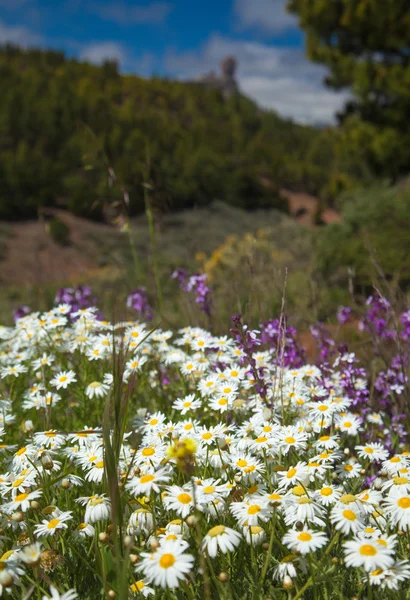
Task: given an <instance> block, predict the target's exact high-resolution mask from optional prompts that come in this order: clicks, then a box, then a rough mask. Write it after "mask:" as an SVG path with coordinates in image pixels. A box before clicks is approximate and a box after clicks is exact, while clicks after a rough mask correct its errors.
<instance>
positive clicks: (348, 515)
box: [343, 509, 357, 521]
mask: <svg viewBox="0 0 410 600" xmlns="http://www.w3.org/2000/svg"><path fill="white" fill-rule="evenodd" d="M343 516H344V518H345V519H347V520H348V521H355V520H356V518H357V517H356V515H355V513H354V512H353V511H352V510H349V509H347V510H344V511H343Z"/></svg>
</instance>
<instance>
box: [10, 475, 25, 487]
mask: <svg viewBox="0 0 410 600" xmlns="http://www.w3.org/2000/svg"><path fill="white" fill-rule="evenodd" d="M23 481H24V477H20V478H19V479H16V481H14V482H13V485H12V487H13V488H17V487H19V486H20V485H21V484H22V483H23Z"/></svg>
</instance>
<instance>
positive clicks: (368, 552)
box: [360, 544, 377, 556]
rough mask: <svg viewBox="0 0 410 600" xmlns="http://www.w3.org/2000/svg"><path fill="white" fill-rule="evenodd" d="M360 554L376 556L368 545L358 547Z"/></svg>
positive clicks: (375, 552)
mask: <svg viewBox="0 0 410 600" xmlns="http://www.w3.org/2000/svg"><path fill="white" fill-rule="evenodd" d="M360 554H361V555H362V556H375V555H376V554H377V550H376V548H375V547H374V546H371V545H370V544H363V546H360Z"/></svg>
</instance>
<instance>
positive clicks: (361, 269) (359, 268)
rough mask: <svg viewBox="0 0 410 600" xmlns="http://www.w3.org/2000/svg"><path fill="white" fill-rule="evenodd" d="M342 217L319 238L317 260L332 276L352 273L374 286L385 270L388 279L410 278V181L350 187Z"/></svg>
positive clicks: (340, 278) (338, 277) (404, 281)
mask: <svg viewBox="0 0 410 600" xmlns="http://www.w3.org/2000/svg"><path fill="white" fill-rule="evenodd" d="M341 204H342V214H343V221H342V222H341V223H336V224H333V225H328V226H327V227H325V228H323V229H322V230H321V231H320V232H319V233H318V237H317V244H316V264H317V265H318V268H319V270H320V271H321V272H322V273H323V274H324V276H325V277H327V278H329V279H330V281H333V282H336V281H338V282H340V281H343V280H346V279H347V278H348V270H350V276H351V277H353V279H354V281H355V282H356V284H357V285H359V286H364V287H368V286H371V285H372V282H373V281H374V280H375V278H376V275H377V274H378V273H379V274H380V273H383V274H384V276H385V277H386V278H387V280H389V281H393V282H394V281H400V282H401V283H402V284H407V285H408V284H409V283H410V258H409V257H410V238H409V235H408V224H409V222H410V186H409V185H408V184H402V185H401V186H396V187H388V186H386V185H384V186H380V185H379V186H378V187H373V188H368V189H361V190H357V191H355V192H350V193H348V194H347V195H345V196H344V197H343V198H342V200H341Z"/></svg>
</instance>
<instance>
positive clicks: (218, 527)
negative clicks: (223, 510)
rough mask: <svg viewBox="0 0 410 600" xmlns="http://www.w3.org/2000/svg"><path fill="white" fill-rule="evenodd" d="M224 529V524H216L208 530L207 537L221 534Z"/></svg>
mask: <svg viewBox="0 0 410 600" xmlns="http://www.w3.org/2000/svg"><path fill="white" fill-rule="evenodd" d="M224 531H225V526H224V525H216V527H212V529H210V530H209V531H208V534H207V535H209V537H216V536H218V535H222V533H224Z"/></svg>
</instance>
